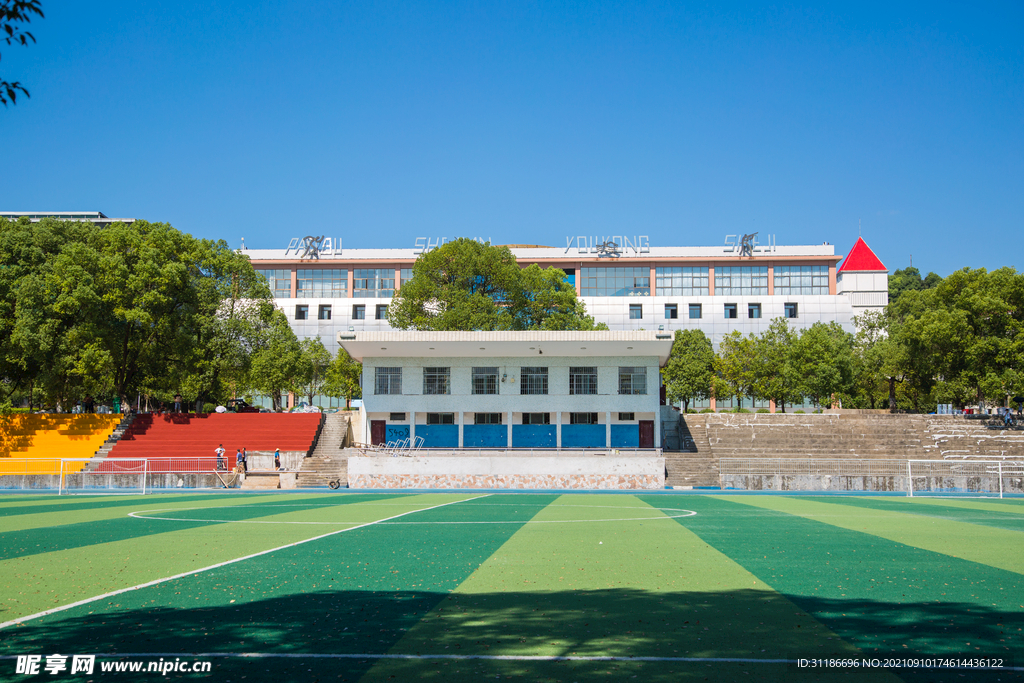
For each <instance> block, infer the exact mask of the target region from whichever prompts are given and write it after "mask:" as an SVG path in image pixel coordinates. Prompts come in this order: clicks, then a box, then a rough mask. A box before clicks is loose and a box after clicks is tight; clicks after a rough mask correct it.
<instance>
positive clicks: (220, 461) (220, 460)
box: [213, 444, 224, 470]
mask: <svg viewBox="0 0 1024 683" xmlns="http://www.w3.org/2000/svg"><path fill="white" fill-rule="evenodd" d="M213 452H214V453H216V454H217V469H218V470H222V469H224V444H221V445H219V446H217V448H216V449H214V451H213Z"/></svg>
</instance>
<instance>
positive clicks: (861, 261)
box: [836, 237, 889, 273]
mask: <svg viewBox="0 0 1024 683" xmlns="http://www.w3.org/2000/svg"><path fill="white" fill-rule="evenodd" d="M847 270H851V271H853V270H857V271H860V270H885V271H887V270H889V269H888V268H886V267H885V265H884V264H883V263H882V262H881V261H880V260H879V259H878V257H877V256H875V252H873V251H871V247H869V246H868V243H867V242H865V241H864V238H863V237H858V238H857V243H856V244H854V245H853V249H851V250H850V253H849V254H847V255H846V259H845V260H844V261H843V265H841V266H839V270H838V271H836V272H837V273H842V272H844V271H847Z"/></svg>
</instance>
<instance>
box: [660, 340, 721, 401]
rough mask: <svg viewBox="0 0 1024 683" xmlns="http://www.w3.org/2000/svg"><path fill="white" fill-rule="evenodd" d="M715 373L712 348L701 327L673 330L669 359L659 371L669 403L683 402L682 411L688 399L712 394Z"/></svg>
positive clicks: (691, 399) (698, 398)
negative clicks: (674, 333)
mask: <svg viewBox="0 0 1024 683" xmlns="http://www.w3.org/2000/svg"><path fill="white" fill-rule="evenodd" d="M714 374H715V350H714V348H713V347H712V346H711V340H710V339H708V338H707V335H705V334H704V332H703V331H701V330H696V329H694V330H676V335H675V340H674V341H673V342H672V351H671V353H670V354H669V357H668V362H667V363H665V367H664V368H662V370H661V376H662V379H663V381H664V383H665V397H666V399H667V400H668V402H669V403H673V404H674V403H682V406H683V412H684V413H685V412H686V411H687V410H688V409H689V407H690V401H695V400H700V399H705V398H708V397H710V395H711V383H712V378H713V377H714Z"/></svg>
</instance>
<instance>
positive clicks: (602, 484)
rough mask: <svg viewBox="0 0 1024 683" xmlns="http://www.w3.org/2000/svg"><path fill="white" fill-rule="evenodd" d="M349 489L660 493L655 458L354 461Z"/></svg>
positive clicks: (661, 468) (659, 465)
mask: <svg viewBox="0 0 1024 683" xmlns="http://www.w3.org/2000/svg"><path fill="white" fill-rule="evenodd" d="M348 481H349V488H382V489H403V488H442V489H466V488H469V489H472V488H487V489H492V488H493V489H505V488H507V489H661V488H664V486H665V459H664V458H654V457H572V456H557V457H545V456H536V457H529V456H523V457H520V456H498V457H450V456H449V457H445V456H429V457H407V458H387V457H354V458H349V459H348Z"/></svg>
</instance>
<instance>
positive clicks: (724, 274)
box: [715, 266, 768, 296]
mask: <svg viewBox="0 0 1024 683" xmlns="http://www.w3.org/2000/svg"><path fill="white" fill-rule="evenodd" d="M767 293H768V266H719V267H718V268H715V294H716V295H719V294H720V295H723V296H728V295H736V294H767Z"/></svg>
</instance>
